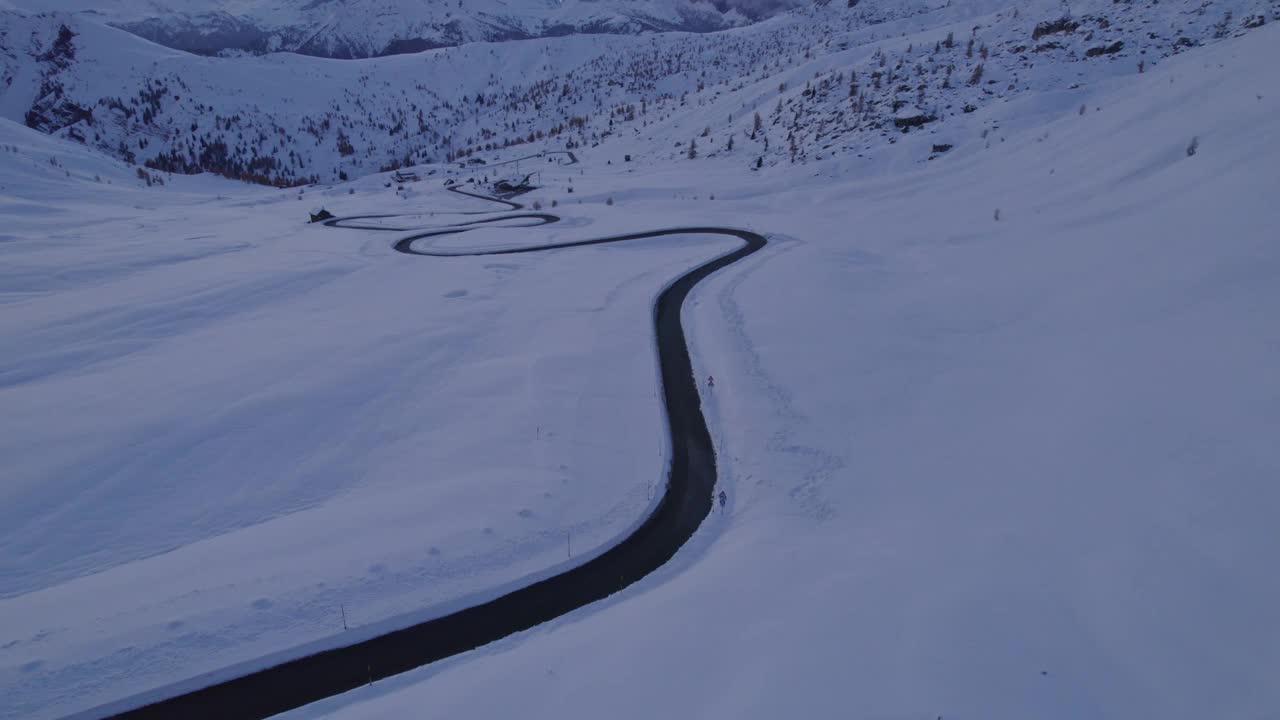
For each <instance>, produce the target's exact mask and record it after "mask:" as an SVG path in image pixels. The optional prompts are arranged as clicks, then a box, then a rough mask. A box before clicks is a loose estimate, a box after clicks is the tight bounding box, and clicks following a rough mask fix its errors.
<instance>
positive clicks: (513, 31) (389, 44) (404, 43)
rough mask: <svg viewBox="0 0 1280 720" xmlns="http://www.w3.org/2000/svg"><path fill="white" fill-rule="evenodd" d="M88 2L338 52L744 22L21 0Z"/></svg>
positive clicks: (203, 47) (612, 10)
mask: <svg viewBox="0 0 1280 720" xmlns="http://www.w3.org/2000/svg"><path fill="white" fill-rule="evenodd" d="M14 4H15V5H16V6H17V7H20V8H23V9H26V10H29V11H33V12H49V11H82V12H89V13H92V14H94V15H96V16H99V17H102V18H104V19H106V20H107V21H109V22H111V23H112V24H113V25H116V26H118V27H122V28H124V29H126V30H129V31H130V32H133V33H136V34H138V35H140V36H142V37H145V38H147V39H149V40H154V41H155V42H158V43H160V44H162V45H167V46H169V47H174V48H178V49H181V50H189V51H192V52H199V53H204V54H210V53H216V52H220V51H226V50H234V51H248V52H254V53H263V52H277V51H288V52H297V53H302V54H304V55H316V56H321V57H334V58H359V57H374V56H378V55H388V54H395V53H403V52H417V51H421V50H425V49H428V48H433V47H448V46H453V45H460V44H464V43H469V42H479V41H497V40H512V39H520V38H530V37H543V36H561V35H567V34H574V33H612V34H637V33H640V32H645V31H655V30H659V31H661V30H689V31H699V32H702V31H709V30H719V29H723V28H726V27H732V26H734V25H737V24H741V23H744V22H746V18H745V16H743V15H742V14H740V13H738V12H736V11H731V12H729V13H727V14H726V13H722V12H721V11H720V10H718V9H717V8H715V7H713V6H712V5H711V4H709V3H705V2H696V1H693V0H606V1H604V2H601V1H600V0H516V1H514V2H513V1H511V0H480V1H479V2H477V1H476V0H468V2H466V3H455V2H450V1H448V0H436V1H434V2H424V1H423V0H324V1H323V2H314V0H270V1H266V0H219V1H215V2H208V1H207V0H202V1H200V2H193V1H192V0H150V1H149V2H138V1H137V0H115V1H114V2H99V1H93V2H84V1H81V0H72V1H71V2H68V1H67V0H56V1H54V2H50V1H49V0H18V2H16V3H14Z"/></svg>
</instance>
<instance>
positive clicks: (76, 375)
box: [0, 24, 1280, 720]
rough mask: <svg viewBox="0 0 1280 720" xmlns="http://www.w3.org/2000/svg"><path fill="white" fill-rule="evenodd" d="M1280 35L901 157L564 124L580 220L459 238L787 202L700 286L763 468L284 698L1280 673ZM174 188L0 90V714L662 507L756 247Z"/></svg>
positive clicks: (856, 696)
mask: <svg viewBox="0 0 1280 720" xmlns="http://www.w3.org/2000/svg"><path fill="white" fill-rule="evenodd" d="M1278 63H1280V34H1278V32H1277V30H1276V28H1275V26H1274V24H1272V25H1270V26H1267V27H1264V28H1261V29H1259V30H1256V31H1253V32H1251V33H1249V34H1247V35H1245V36H1243V37H1240V38H1234V39H1229V40H1226V41H1224V42H1221V43H1218V44H1215V45H1213V46H1211V47H1207V48H1198V49H1195V50H1193V51H1189V52H1187V53H1185V54H1182V55H1181V56H1179V57H1176V58H1172V59H1169V60H1168V61H1166V62H1163V63H1161V64H1160V65H1159V66H1158V67H1155V68H1153V69H1150V70H1148V71H1146V72H1145V73H1143V74H1140V75H1139V74H1128V75H1124V76H1120V77H1113V78H1110V79H1100V80H1099V81H1098V82H1097V83H1095V84H1093V85H1091V86H1089V87H1087V88H1081V89H1079V90H1078V91H1075V92H1077V93H1078V94H1072V92H1071V91H1068V90H1066V89H1055V90H1053V91H1051V92H1042V93H1036V92H1028V93H1026V94H1025V95H1021V96H1019V98H1017V99H1016V100H1012V101H1010V103H1008V104H1003V105H1000V106H998V107H993V108H990V109H986V108H984V109H981V110H979V111H977V112H975V113H973V114H971V115H969V114H966V115H965V116H964V117H961V118H959V119H957V120H956V123H955V124H954V125H953V126H951V127H950V128H946V131H945V132H944V131H943V130H934V132H935V133H938V134H935V135H932V136H931V135H930V134H929V133H927V132H917V133H912V134H910V135H908V136H905V137H904V140H903V141H902V142H901V143H895V144H894V145H895V147H894V148H893V149H892V150H889V149H885V150H882V151H881V152H879V153H878V154H874V155H873V156H872V157H871V159H868V158H866V157H860V156H858V155H857V154H856V153H854V152H848V153H844V154H839V153H837V154H835V155H834V156H833V157H826V158H823V159H814V160H813V161H812V162H808V163H803V164H795V165H788V164H781V165H777V166H772V165H771V166H769V167H766V168H765V169H764V170H762V171H760V172H756V173H752V172H747V171H744V169H743V167H744V165H745V158H744V157H742V156H740V155H738V156H735V155H733V154H731V153H729V152H727V151H725V152H722V153H720V154H718V155H717V156H716V157H712V158H706V157H701V158H698V159H696V160H684V159H683V158H679V159H674V160H673V159H672V158H670V157H669V156H667V155H665V154H664V155H660V154H659V153H657V152H648V151H650V150H651V149H653V148H655V147H657V143H658V142H661V143H662V144H663V148H664V150H665V149H666V146H667V145H668V144H669V143H668V141H669V140H670V139H671V138H670V137H661V138H657V137H652V136H651V135H646V134H641V133H635V134H634V135H633V136H632V137H629V138H619V139H615V140H614V141H613V142H612V144H609V145H608V146H606V147H607V151H606V149H601V150H599V151H597V152H594V153H593V152H592V151H591V150H590V149H585V150H584V151H582V152H581V153H580V154H581V156H582V160H583V163H582V164H581V165H579V166H567V167H562V166H559V165H554V164H549V165H547V166H546V168H545V169H544V170H543V175H542V182H543V184H544V188H543V189H541V190H539V191H537V192H535V193H534V194H532V195H530V196H527V198H526V199H524V202H527V203H530V204H532V203H533V202H534V201H538V202H540V203H542V204H543V206H544V209H548V210H549V209H550V208H549V205H550V203H551V201H552V200H555V201H556V202H557V204H558V207H557V208H556V209H555V210H552V212H556V213H558V214H560V215H562V216H563V217H564V221H563V222H562V223H559V224H556V225H552V226H547V227H545V228H533V229H519V228H494V229H487V230H482V231H475V232H472V233H467V234H464V235H459V236H454V237H451V238H448V239H446V240H444V241H442V242H445V243H447V244H448V245H449V246H451V247H464V246H465V247H475V246H485V247H492V246H495V245H505V244H511V243H528V242H540V241H546V240H557V239H569V238H580V237H593V236H599V235H605V234H611V233H614V232H626V231H635V230H644V229H653V228H657V227H664V226H675V225H679V224H685V223H690V224H698V225H709V224H724V225H733V226H743V227H749V228H751V229H754V230H757V231H761V232H766V233H769V234H770V238H771V241H772V242H771V245H770V246H769V247H768V248H767V249H766V250H765V251H764V252H762V253H759V254H757V255H756V256H753V257H752V258H750V259H749V260H747V261H745V262H744V263H743V264H741V265H736V266H734V267H733V268H731V269H730V270H728V271H726V272H724V273H722V274H720V275H717V276H716V277H714V278H713V279H712V280H710V281H709V282H708V283H707V284H705V285H703V286H700V287H699V289H698V290H696V291H695V294H694V297H693V299H692V302H691V306H690V307H688V308H687V309H686V324H687V328H688V330H689V332H690V336H691V340H692V345H693V352H694V354H695V365H696V367H697V372H698V374H699V376H700V377H701V376H705V375H714V376H715V379H716V382H715V387H714V389H710V390H709V391H708V392H707V395H706V403H707V407H708V409H709V410H710V416H711V419H712V421H713V432H714V433H715V436H716V441H717V445H718V451H719V456H720V470H721V473H722V477H721V483H722V485H723V487H724V488H725V490H726V491H727V493H728V496H729V504H728V507H727V508H726V510H725V511H724V512H719V511H717V513H716V514H715V515H713V516H712V517H711V518H710V519H709V520H708V522H707V523H706V524H705V525H704V527H703V528H702V530H701V531H700V532H699V534H698V535H697V536H696V537H695V539H694V541H693V542H692V543H691V544H690V545H689V546H688V547H686V549H685V550H684V551H682V552H681V553H680V554H679V555H678V556H677V558H676V559H675V561H673V563H671V564H670V565H669V566H667V567H666V568H664V569H663V570H661V571H659V572H658V573H656V574H655V575H653V576H651V577H650V578H648V579H646V580H645V581H643V582H642V583H640V584H639V585H637V586H635V587H633V588H631V589H629V590H628V591H626V592H624V593H623V594H622V595H621V596H618V597H615V598H613V599H611V600H609V601H606V602H603V603H600V604H598V605H596V606H592V607H589V608H586V609H584V610H582V611H580V612H577V613H574V614H573V615H572V616H570V617H567V618H565V619H563V620H561V621H557V622H554V623H550V624H548V625H547V626H543V627H540V628H537V629H535V630H533V631H530V632H528V633H525V634H523V635H521V636H519V637H516V638H512V639H509V640H507V641H503V642H500V643H497V644H495V645H493V646H490V647H486V648H484V649H482V650H479V651H477V652H474V653H471V654H468V655H465V656H461V657H458V658H455V659H453V660H450V661H446V662H444V663H440V664H438V665H436V666H432V667H430V668H426V669H423V670H420V671H416V672H414V673H410V674H407V675H405V676H401V677H399V678H396V679H393V680H390V681H385V682H381V683H378V684H375V685H374V686H372V687H370V688H367V689H365V690H361V691H357V692H354V693H351V694H348V695H346V696H342V697H338V698H335V699H333V700H330V701H326V702H323V703H319V704H317V705H316V706H313V707H310V708H304V709H302V710H300V711H297V712H296V713H294V714H293V715H294V716H296V717H298V718H304V717H305V718H311V717H329V716H333V717H338V718H343V719H344V720H345V719H354V718H361V719H364V718H403V717H416V716H423V715H429V716H432V717H435V716H448V715H456V716H463V717H493V718H501V717H512V716H517V715H519V716H525V717H527V716H531V717H547V718H551V717H637V718H640V717H644V718H648V717H654V716H659V715H672V716H681V717H711V718H717V717H724V718H730V717H732V718H741V717H761V718H765V717H780V716H788V717H790V716H801V717H808V716H813V717H836V716H840V717H848V716H852V717H865V718H904V719H905V718H919V717H924V718H932V717H937V716H942V717H945V718H955V717H958V718H965V717H994V718H1011V719H1012V718H1025V717H1049V718H1080V717H1106V718H1112V717H1114V718H1133V717H1161V718H1188V719H1190V718H1197V719H1198V718H1204V717H1222V718H1263V717H1269V716H1270V715H1273V714H1275V713H1276V712H1277V710H1280V686H1277V685H1276V683H1275V682H1274V678H1276V677H1278V676H1280V610H1277V609H1276V608H1280V578H1277V576H1276V575H1275V573H1274V572H1272V571H1271V569H1270V568H1271V566H1272V565H1274V564H1275V559H1276V557H1277V554H1278V553H1280V536H1277V534H1276V531H1275V530H1274V525H1275V523H1274V518H1275V517H1276V516H1277V512H1278V511H1280V486H1277V485H1276V483H1275V478H1276V477H1277V474H1278V472H1280V446H1278V444H1277V443H1276V442H1275V437H1276V435H1277V431H1280V371H1278V370H1277V368H1280V329H1278V328H1280V325H1278V324H1277V323H1276V322H1275V321H1274V317H1275V315H1276V312H1277V310H1280V285H1278V284H1277V283H1276V282H1275V278H1276V276H1277V271H1280V245H1277V242H1276V237H1277V233H1276V231H1275V226H1276V224H1277V221H1280V209H1278V208H1277V205H1276V203H1275V200H1276V192H1277V189H1278V188H1280V174H1277V170H1276V168H1277V167H1278V164H1277V161H1278V160H1280V135H1277V128H1278V127H1280V126H1278V124H1277V120H1276V118H1277V117H1278V114H1277V113H1280V94H1277V93H1276V92H1275V91H1274V85H1275V83H1274V68H1275V67H1277V64H1278ZM806 71H807V70H806ZM1101 75H1106V73H1101ZM733 102H737V99H734V100H733ZM1080 106H1084V112H1080V111H1079V110H1078V108H1079V107H1080ZM723 109H724V105H723V104H716V103H710V104H708V105H707V106H705V107H704V106H703V105H702V104H701V103H699V104H697V105H696V106H692V107H689V108H685V109H683V110H681V111H679V113H678V114H677V115H676V116H674V117H673V118H668V119H667V120H666V121H665V122H666V124H664V125H662V126H661V127H662V128H664V129H668V130H670V129H673V128H675V127H677V123H679V124H680V125H679V127H683V128H685V131H686V132H687V133H688V134H691V133H692V131H691V130H689V128H695V129H696V128H700V127H702V126H703V125H704V124H706V125H710V123H712V122H713V121H717V120H716V119H718V118H721V116H722V114H723V113H722V110H723ZM743 117H745V116H743ZM997 119H998V122H996V121H995V120H997ZM997 126H998V127H997ZM944 127H945V126H944ZM992 127H995V129H994V130H991V129H990V128H992ZM1000 128H1003V129H1000ZM979 129H982V133H983V134H982V138H983V139H984V140H986V141H987V142H985V143H979V142H976V141H974V142H968V143H964V144H961V145H960V146H959V147H957V149H956V150H955V151H954V152H952V153H949V154H943V155H941V156H940V157H938V158H937V159H935V160H933V161H923V160H922V159H920V158H921V156H923V155H924V154H926V153H925V152H923V151H922V152H916V151H917V150H920V149H921V148H923V146H924V145H931V144H933V142H937V141H938V140H940V139H948V140H952V139H954V138H955V137H956V136H957V135H959V136H963V137H966V138H968V137H970V135H973V136H975V137H976V136H977V134H978V132H979ZM653 132H657V131H653ZM1193 138H1195V139H1196V142H1197V151H1196V152H1195V154H1194V155H1189V154H1188V146H1189V145H1190V144H1191V142H1192V139H1193ZM624 151H632V152H634V153H636V154H637V161H636V162H633V163H627V164H623V163H620V162H618V161H617V158H618V156H619V155H620V154H621V153H622V152H624ZM610 161H613V162H612V163H610ZM166 179H167V180H168V181H169V182H168V184H167V185H165V186H164V187H154V188H146V187H142V186H141V183H140V181H139V179H138V177H137V176H136V175H135V173H134V170H133V169H132V168H130V167H128V166H125V165H123V164H120V163H117V162H115V161H111V160H107V159H104V158H102V157H100V156H97V155H94V154H93V153H92V152H91V151H89V150H87V149H84V148H81V147H79V146H76V145H73V144H70V143H67V142H64V141H62V140H55V139H52V138H48V137H45V136H42V135H39V134H37V133H34V132H33V131H30V130H28V129H26V128H22V127H19V126H17V125H16V124H14V123H11V122H9V121H5V120H0V218H3V221H4V223H3V225H2V226H0V407H3V409H4V413H3V415H2V417H3V419H2V420H0V459H2V467H3V482H0V717H3V718H54V717H62V716H65V715H68V714H72V713H76V712H80V711H89V710H91V709H92V708H94V707H97V706H99V705H102V704H104V703H110V702H113V701H118V700H120V699H122V698H125V697H128V696H131V695H135V694H139V693H143V694H145V693H147V692H149V691H153V690H154V689H155V688H158V687H162V686H166V685H169V684H171V683H180V682H183V681H185V680H188V679H190V678H192V677H195V676H199V675H202V674H204V673H219V672H221V673H223V674H225V673H227V672H229V671H228V670H227V669H228V668H238V669H241V670H243V669H246V668H250V667H254V666H260V665H262V664H263V663H264V662H269V660H270V659H271V658H278V657H284V656H287V655H291V654H297V653H298V652H300V651H301V650H300V649H301V648H308V647H310V648H315V647H322V646H325V645H331V644H334V643H341V642H345V641H349V640H351V639H354V638H356V637H360V636H362V634H367V633H369V632H373V631H375V630H377V629H383V628H387V627H391V626H394V625H397V624H404V623H406V622H409V621H412V620H415V619H420V618H424V617H430V616H434V615H439V614H442V613H444V612H447V611H448V610H450V609H453V608H457V607H459V606H461V605H466V604H470V603H472V602H474V601H476V600H478V599H480V598H484V597H491V596H493V595H494V594H496V593H498V592H501V591H502V590H503V589H505V588H509V587H513V586H515V585H518V584H522V583H523V582H527V580H528V579H529V578H530V577H539V576H543V575H546V574H548V573H551V572H554V571H555V570H556V569H557V568H559V567H563V566H564V564H565V563H566V562H580V561H581V560H582V559H583V558H584V557H587V556H589V555H590V554H591V553H592V552H596V551H599V550H600V549H602V548H604V547H607V546H608V545H609V544H610V543H611V542H612V541H613V540H615V539H616V538H618V537H619V536H621V535H622V534H624V533H625V532H626V531H627V530H628V529H629V528H631V527H633V526H634V524H635V523H636V522H638V520H639V519H640V518H641V517H643V516H644V514H645V511H646V509H647V508H648V507H650V505H651V503H652V502H653V495H654V492H655V485H656V484H657V483H658V482H659V480H660V478H661V474H662V470H663V467H664V459H663V453H664V447H663V443H664V440H663V438H662V433H663V431H664V425H663V420H662V415H661V408H660V406H659V403H658V401H657V399H656V397H655V366H654V358H653V352H652V349H651V343H652V339H651V337H650V333H651V329H650V305H651V303H652V299H653V298H654V296H655V295H656V294H657V292H658V291H659V290H660V289H661V288H662V287H663V286H664V284H665V283H666V282H669V281H670V280H671V279H672V278H674V277H676V276H678V275H679V274H681V273H682V272H683V271H684V270H685V269H687V268H688V267H690V266H691V265H693V264H695V263H697V262H699V261H700V260H703V259H706V258H709V257H711V256H713V255H715V254H717V253H720V252H723V251H724V250H725V249H727V248H728V247H730V243H728V242H727V241H709V240H706V239H680V238H676V239H667V240H662V241H643V242H637V243H635V244H634V245H633V246H631V245H629V246H609V247H599V248H579V249H572V250H565V251H557V252H551V253H545V254H536V255H524V256H518V257H506V258H500V259H495V258H457V259H448V260H442V259H438V258H421V257H407V256H404V255H400V254H397V253H394V252H393V251H392V250H391V248H390V246H391V244H392V243H393V242H394V240H395V239H396V238H398V237H400V234H397V233H394V232H388V233H379V232H372V231H365V230H341V229H328V228H322V227H319V226H314V225H305V224H303V220H304V219H305V215H306V211H307V210H309V209H311V208H312V207H313V206H320V205H323V206H325V207H327V208H328V209H330V210H331V211H333V212H334V213H336V214H338V215H346V214H365V213H380V212H387V213H398V212H411V213H427V214H426V215H424V216H423V215H420V216H419V217H417V218H415V219H413V220H412V221H411V222H413V223H414V224H415V225H422V226H433V225H437V224H448V223H450V222H456V221H458V219H459V216H456V215H455V216H450V215H449V214H448V213H449V212H450V211H477V210H486V209H489V206H487V205H486V204H484V203H482V202H480V201H474V202H472V201H470V200H466V199H464V198H460V197H458V196H456V195H453V194H450V193H446V192H443V190H442V189H440V186H439V182H438V180H437V179H435V178H432V179H430V180H428V181H425V182H423V183H420V184H416V185H410V186H409V188H410V189H409V191H408V192H407V193H405V195H407V197H401V196H400V195H397V194H396V193H395V192H394V191H393V190H392V189H389V188H386V187H384V185H383V179H382V178H381V177H376V176H371V177H366V178H363V179H359V180H356V181H353V182H351V183H347V184H342V185H337V186H334V187H331V188H327V189H326V188H308V189H305V190H303V191H299V190H296V189H295V190H289V191H277V190H268V189H262V188H254V187H250V186H245V185H240V184H235V183H231V182H229V181H223V180H220V179H215V178H211V177H208V176H197V177H190V178H188V177H181V176H177V177H173V178H170V177H168V176H166ZM569 187H573V188H574V192H573V193H569V192H568V188H569ZM349 191H354V192H349ZM607 201H611V202H607ZM493 207H494V208H495V209H496V206H493ZM431 213H435V214H431ZM570 552H571V553H572V557H567V555H569V553H570ZM344 615H345V621H346V623H347V626H348V628H349V629H348V630H346V631H345V632H344V630H343V622H344ZM90 714H91V713H90Z"/></svg>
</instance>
